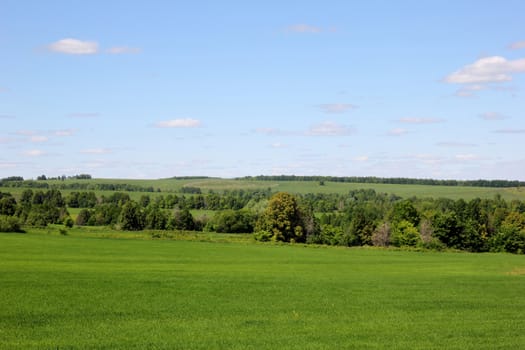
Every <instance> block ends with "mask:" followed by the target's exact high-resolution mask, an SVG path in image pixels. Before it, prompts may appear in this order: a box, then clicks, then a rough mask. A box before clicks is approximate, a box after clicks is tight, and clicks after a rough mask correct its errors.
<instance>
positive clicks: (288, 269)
mask: <svg viewBox="0 0 525 350" xmlns="http://www.w3.org/2000/svg"><path fill="white" fill-rule="evenodd" d="M45 233H47V231H45V230H44V231H41V232H40V233H37V231H30V233H28V234H25V235H24V234H1V235H0V281H1V282H0V283H1V284H0V291H1V295H2V297H1V298H0V339H2V341H1V342H0V348H1V349H520V348H522V349H523V348H524V347H525V346H524V345H523V344H525V332H523V329H525V316H524V315H523V312H522V310H523V308H524V307H525V298H523V291H524V290H525V275H524V273H523V271H524V270H525V259H524V257H523V256H515V255H507V254H466V253H431V252H426V253H420V252H406V251H390V250H379V249H343V248H327V247H323V248H321V247H317V248H314V247H303V246H293V245H269V244H248V241H244V243H242V244H240V243H227V242H224V243H217V242H215V243H209V242H196V241H190V240H176V241H173V240H144V239H135V238H137V237H128V238H132V239H113V238H101V237H102V235H103V234H104V232H103V231H97V232H78V233H77V232H75V231H71V234H70V235H68V236H59V235H55V234H52V233H53V232H51V231H50V232H49V233H50V234H45ZM106 237H107V236H106ZM120 238H122V237H120ZM139 238H140V237H139Z"/></svg>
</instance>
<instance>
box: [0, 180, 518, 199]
mask: <svg viewBox="0 0 525 350" xmlns="http://www.w3.org/2000/svg"><path fill="white" fill-rule="evenodd" d="M47 182H48V183H49V184H62V182H61V181H57V180H50V181H47ZM65 183H93V184H97V183H99V184H100V183H106V184H133V185H138V186H142V187H149V186H152V187H153V188H154V189H155V190H156V189H160V190H161V191H162V192H161V193H159V192H151V193H144V192H128V193H129V194H130V196H131V198H132V199H135V200H138V199H139V198H140V196H142V195H144V194H148V195H149V196H151V197H155V196H159V195H165V194H167V193H169V192H172V193H173V192H175V193H177V192H179V191H180V190H181V188H182V187H184V186H190V187H199V188H201V190H202V191H203V192H207V191H209V190H213V191H224V190H240V189H244V190H265V189H268V188H270V189H271V190H272V191H274V192H278V191H285V192H290V193H299V194H306V193H339V194H346V193H348V192H349V191H351V190H356V189H369V188H371V189H374V190H375V191H376V192H381V193H388V194H396V195H398V196H400V197H403V198H408V197H412V196H416V197H420V198H425V197H434V198H437V197H445V198H451V199H459V198H463V199H465V200H470V199H473V198H476V197H479V198H494V196H495V195H496V194H500V195H501V196H502V197H503V198H504V199H507V200H512V199H519V200H525V189H522V188H516V187H511V188H489V187H469V186H427V185H391V184H360V183H341V182H328V181H327V182H325V185H324V186H320V185H319V183H318V182H316V181H256V180H234V179H215V178H208V179H159V180H124V179H93V180H66V181H65ZM23 190H24V189H23V188H0V191H3V192H11V193H13V195H15V196H19V195H20V193H21V192H22V191H23ZM62 192H63V194H64V195H67V194H68V193H70V192H71V190H63V191H62ZM95 192H96V194H97V196H101V195H105V196H110V195H111V194H113V193H114V191H95Z"/></svg>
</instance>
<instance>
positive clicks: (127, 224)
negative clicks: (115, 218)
mask: <svg viewBox="0 0 525 350" xmlns="http://www.w3.org/2000/svg"><path fill="white" fill-rule="evenodd" d="M119 225H120V228H121V229H122V230H125V231H140V230H142V229H143V228H144V214H143V213H142V211H141V209H140V207H139V205H138V204H137V203H136V202H133V201H129V202H126V203H125V204H124V205H123V206H122V211H121V212H120V218H119Z"/></svg>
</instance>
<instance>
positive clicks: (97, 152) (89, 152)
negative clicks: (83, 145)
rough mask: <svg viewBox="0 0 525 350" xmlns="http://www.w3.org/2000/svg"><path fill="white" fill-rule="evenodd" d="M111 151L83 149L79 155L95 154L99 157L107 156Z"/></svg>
mask: <svg viewBox="0 0 525 350" xmlns="http://www.w3.org/2000/svg"><path fill="white" fill-rule="evenodd" d="M112 152H113V151H112V150H110V149H109V148H88V149H84V150H82V151H80V153H83V154H97V155H100V154H109V153H112Z"/></svg>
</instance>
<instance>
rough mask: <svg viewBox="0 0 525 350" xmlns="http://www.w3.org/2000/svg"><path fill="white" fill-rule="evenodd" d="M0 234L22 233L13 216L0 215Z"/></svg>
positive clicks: (18, 223) (16, 219)
mask: <svg viewBox="0 0 525 350" xmlns="http://www.w3.org/2000/svg"><path fill="white" fill-rule="evenodd" d="M0 232H24V231H23V230H22V228H21V227H20V221H19V220H18V218H17V217H15V216H7V215H0Z"/></svg>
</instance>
